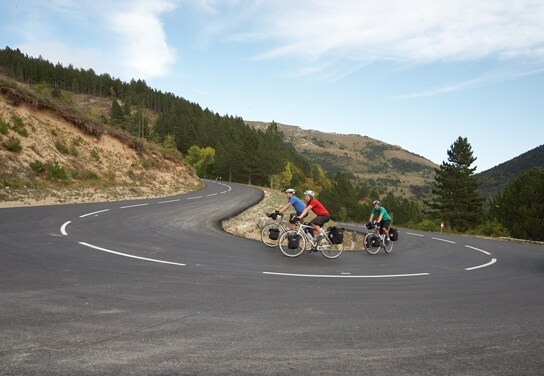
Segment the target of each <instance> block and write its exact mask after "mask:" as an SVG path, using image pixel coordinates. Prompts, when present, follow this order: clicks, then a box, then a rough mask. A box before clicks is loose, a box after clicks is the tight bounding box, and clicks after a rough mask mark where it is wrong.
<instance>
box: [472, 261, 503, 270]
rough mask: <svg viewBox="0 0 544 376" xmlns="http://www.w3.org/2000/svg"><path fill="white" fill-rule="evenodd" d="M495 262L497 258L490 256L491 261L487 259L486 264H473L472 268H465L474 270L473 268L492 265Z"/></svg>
mask: <svg viewBox="0 0 544 376" xmlns="http://www.w3.org/2000/svg"><path fill="white" fill-rule="evenodd" d="M496 262H497V259H496V258H492V259H491V261H489V262H488V263H487V264H483V265H478V266H473V267H472V268H465V270H474V269H480V268H485V267H486V266H489V265H493V264H494V263H496Z"/></svg>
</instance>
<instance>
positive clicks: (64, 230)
mask: <svg viewBox="0 0 544 376" xmlns="http://www.w3.org/2000/svg"><path fill="white" fill-rule="evenodd" d="M70 223H72V221H68V222H66V223H65V224H63V225H62V227H61V228H60V233H61V234H62V235H68V233H67V232H66V226H68V225H69V224H70Z"/></svg>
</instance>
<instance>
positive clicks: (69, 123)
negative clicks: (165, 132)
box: [0, 79, 202, 207]
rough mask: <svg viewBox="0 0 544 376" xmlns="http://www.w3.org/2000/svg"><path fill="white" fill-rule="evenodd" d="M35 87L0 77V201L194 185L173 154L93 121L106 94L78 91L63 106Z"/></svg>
mask: <svg viewBox="0 0 544 376" xmlns="http://www.w3.org/2000/svg"><path fill="white" fill-rule="evenodd" d="M34 89H35V88H33V87H27V86H26V85H21V84H17V83H15V82H13V81H10V80H7V79H2V80H0V207H7V206H22V205H30V204H55V203H70V202H91V201H109V200H118V199H126V198H143V197H157V196H166V195H172V194H176V193H182V192H188V191H192V190H195V189H198V188H199V187H200V186H201V184H202V183H201V182H200V180H199V179H198V178H197V177H196V175H195V173H194V170H193V169H192V168H191V167H190V166H188V165H187V164H186V163H185V162H184V161H183V159H182V158H181V156H180V155H179V154H178V155H176V154H175V153H173V154H169V153H165V152H164V151H163V150H160V149H159V148H157V147H155V146H153V145H150V144H148V143H146V142H144V141H141V140H138V139H135V138H133V137H130V136H127V135H124V134H123V133H122V132H118V131H112V130H108V129H105V128H100V127H99V126H97V124H99V122H98V120H97V119H98V118H99V117H100V116H104V112H105V113H106V114H107V111H108V104H107V102H106V101H100V100H99V99H96V98H93V97H89V96H82V95H81V96H77V98H75V99H74V100H73V103H72V104H71V105H70V106H69V108H68V107H67V106H66V104H65V103H56V102H55V100H54V99H53V98H40V97H39V96H36V95H35V92H34V91H33V90H34ZM109 103H111V101H110V102H109ZM110 106H111V104H110Z"/></svg>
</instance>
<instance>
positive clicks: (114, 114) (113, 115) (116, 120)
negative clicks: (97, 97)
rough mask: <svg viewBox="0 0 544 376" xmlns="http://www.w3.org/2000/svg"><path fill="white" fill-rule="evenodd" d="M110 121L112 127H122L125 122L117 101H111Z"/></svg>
mask: <svg viewBox="0 0 544 376" xmlns="http://www.w3.org/2000/svg"><path fill="white" fill-rule="evenodd" d="M110 119H111V123H112V124H113V125H117V126H119V125H122V124H123V123H124V121H125V112H124V111H123V107H121V105H120V104H119V102H118V101H117V99H113V100H112V101H111V110H110Z"/></svg>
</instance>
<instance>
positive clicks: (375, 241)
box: [365, 232, 381, 255]
mask: <svg viewBox="0 0 544 376" xmlns="http://www.w3.org/2000/svg"><path fill="white" fill-rule="evenodd" d="M380 246H381V243H380V238H379V237H378V235H376V234H374V233H372V232H369V233H368V234H366V236H365V250H366V251H367V252H368V253H370V254H371V255H375V254H376V253H378V251H379V250H380Z"/></svg>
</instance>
